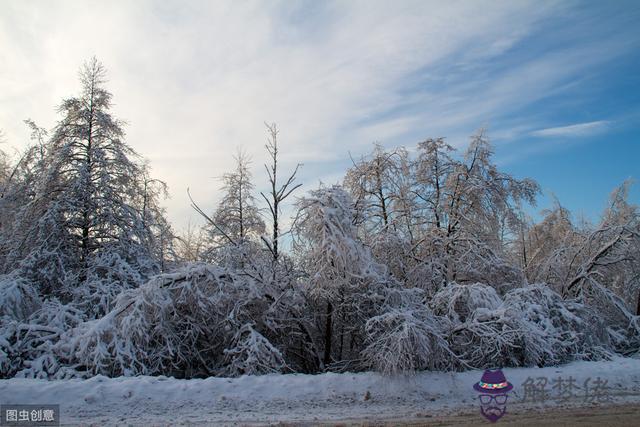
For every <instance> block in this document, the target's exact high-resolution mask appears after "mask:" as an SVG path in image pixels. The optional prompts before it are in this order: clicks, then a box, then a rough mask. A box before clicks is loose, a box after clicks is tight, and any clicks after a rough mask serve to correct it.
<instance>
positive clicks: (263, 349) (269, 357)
mask: <svg viewBox="0 0 640 427" xmlns="http://www.w3.org/2000/svg"><path fill="white" fill-rule="evenodd" d="M224 355H225V364H226V367H225V368H224V373H225V374H226V375H229V376H232V377H237V376H240V375H262V374H271V373H277V372H282V370H283V369H284V367H285V362H284V359H283V357H282V353H280V350H278V349H277V348H275V347H274V346H273V345H272V344H271V343H270V342H269V340H268V339H266V338H265V337H264V336H263V335H262V334H260V332H258V331H256V330H255V329H254V328H253V326H252V325H250V324H246V325H244V326H243V327H242V328H240V330H239V331H238V332H236V334H235V336H234V338H233V346H232V347H231V348H229V349H225V350H224Z"/></svg>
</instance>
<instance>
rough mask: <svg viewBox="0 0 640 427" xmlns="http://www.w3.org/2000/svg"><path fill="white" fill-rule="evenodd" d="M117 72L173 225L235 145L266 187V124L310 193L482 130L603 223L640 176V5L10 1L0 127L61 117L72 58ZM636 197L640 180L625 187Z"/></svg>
mask: <svg viewBox="0 0 640 427" xmlns="http://www.w3.org/2000/svg"><path fill="white" fill-rule="evenodd" d="M92 55H96V56H97V57H98V58H99V59H100V60H102V62H104V64H105V65H106V67H107V69H108V70H109V77H110V81H109V89H110V90H111V91H112V92H113V94H114V100H115V105H114V113H115V114H116V115H117V116H118V117H120V118H122V119H125V120H126V121H127V122H128V125H127V128H126V130H127V135H128V142H129V143H130V144H131V145H132V146H133V147H134V148H135V149H136V150H137V151H138V152H139V153H141V154H142V155H143V156H145V157H146V158H148V159H149V161H150V165H151V167H152V170H153V172H154V174H155V175H156V176H157V177H159V178H162V179H164V180H166V181H167V183H168V184H169V187H170V192H171V199H169V200H168V201H167V203H166V204H167V208H168V212H169V215H170V218H171V220H172V221H173V222H174V223H175V224H176V226H177V228H178V229H180V228H181V227H183V226H184V225H186V223H187V222H189V221H194V222H198V221H199V219H198V217H197V214H195V213H194V212H192V211H191V210H190V208H189V203H188V199H187V196H186V188H187V187H190V188H191V191H192V194H193V195H194V196H195V198H196V199H197V200H199V201H201V203H202V205H203V206H204V207H205V208H206V209H212V208H213V207H214V206H215V202H216V200H217V199H218V197H219V196H220V194H219V191H218V187H219V182H218V181H216V179H215V177H218V176H220V175H222V173H224V172H225V171H226V170H227V169H228V168H229V166H230V162H231V159H232V156H233V154H234V152H235V150H236V148H242V149H244V150H245V151H247V152H248V153H249V154H250V155H251V156H252V157H253V159H254V168H253V169H254V174H255V177H256V185H257V187H258V189H262V188H263V187H264V182H265V180H264V176H263V175H264V173H263V169H262V163H263V162H264V161H265V160H266V156H265V152H264V149H263V145H264V142H265V137H266V135H265V131H264V125H263V122H264V121H268V122H272V121H275V122H277V123H278V124H279V127H280V128H281V141H280V142H281V146H282V149H283V153H284V157H283V161H284V165H283V166H285V167H293V165H294V164H295V163H296V162H302V163H304V167H303V168H302V170H301V173H300V179H301V181H302V182H303V184H304V187H303V188H304V189H305V191H307V190H311V189H313V188H315V187H316V186H317V185H318V182H319V181H323V182H325V183H332V182H335V181H338V180H339V179H340V178H341V176H342V174H343V173H344V170H345V168H346V167H347V166H348V165H349V163H350V161H349V154H352V155H353V156H356V157H357V156H359V155H361V154H364V153H366V152H367V151H368V150H369V149H370V148H371V144H372V142H374V141H376V142H380V143H382V144H383V145H385V146H387V147H394V146H397V145H405V146H407V147H411V146H415V145H416V143H417V142H418V141H420V140H423V139H425V138H428V137H438V136H444V137H446V138H447V139H448V141H449V142H450V143H451V144H453V145H454V146H456V147H464V146H465V144H466V143H467V141H468V137H469V135H471V134H473V133H474V132H475V131H476V130H477V129H478V128H480V127H485V128H486V129H487V131H488V135H489V137H490V138H491V139H492V141H493V142H494V145H495V151H496V157H495V158H496V161H497V162H498V163H499V164H500V165H501V167H502V168H504V169H505V170H507V171H508V172H510V173H512V174H513V175H515V176H517V177H530V178H533V179H535V180H537V181H538V182H539V183H540V185H541V187H542V189H543V191H544V195H543V196H542V197H541V198H540V204H539V206H538V207H537V208H535V209H532V210H531V213H532V214H533V213H535V212H537V211H539V210H540V209H542V208H545V207H548V206H549V204H550V198H549V197H550V195H551V193H553V194H555V195H556V196H557V197H558V198H559V200H560V202H561V203H562V204H563V205H564V206H566V207H568V208H570V209H571V210H572V211H574V213H575V214H576V215H584V216H585V217H587V218H589V219H592V220H597V217H598V215H599V213H600V211H601V210H602V209H603V208H604V206H605V203H606V200H607V197H608V194H609V193H610V192H611V191H612V190H613V189H614V188H615V187H616V186H617V185H620V184H621V183H622V181H624V180H625V179H627V178H635V179H639V178H640V173H639V172H640V166H639V165H638V160H639V159H640V141H639V136H640V2H638V1H628V2H625V1H612V2H600V1H598V2H595V1H594V2H576V1H562V2H555V1H542V2H540V1H524V0H522V1H517V2H515V1H513V2H507V1H485V2H482V1H473V2H472V1H460V2H455V1H454V2H429V1H408V0H405V1H397V2H391V1H386V2H384V1H348V2H347V1H326V2H314V1H300V2H291V1H274V2H258V1H246V2H222V1H220V2H207V1H202V2H199V1H192V2H188V3H183V2H178V1H162V2H160V1H150V0H148V1H136V2H128V1H110V2H92V1H83V2H80V1H65V2H43V1H29V0H26V1H20V2H18V1H6V0H5V1H2V7H0V63H1V64H3V65H2V67H0V129H3V131H4V135H5V140H6V143H5V148H6V149H7V150H8V151H11V150H14V149H15V150H20V149H21V148H23V147H24V146H25V145H26V143H27V141H28V131H27V129H26V128H25V127H24V126H23V125H22V120H23V119H25V118H32V119H34V120H35V121H36V122H37V123H39V124H40V125H41V126H46V127H51V126H53V125H54V124H55V120H56V119H57V116H56V114H55V106H56V105H57V104H58V103H59V102H60V100H61V99H62V98H63V97H66V96H70V95H73V94H75V93H76V92H77V90H78V83H77V80H76V76H77V74H76V71H77V69H78V67H79V65H80V64H81V63H82V62H83V61H84V60H86V59H87V58H89V57H90V56H92ZM631 198H632V201H633V202H635V203H640V183H638V184H637V185H636V186H635V187H634V188H633V191H632V193H631Z"/></svg>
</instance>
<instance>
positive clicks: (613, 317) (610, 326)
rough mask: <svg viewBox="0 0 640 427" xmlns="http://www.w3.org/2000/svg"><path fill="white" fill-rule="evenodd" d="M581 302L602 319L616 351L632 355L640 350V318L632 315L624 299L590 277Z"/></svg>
mask: <svg viewBox="0 0 640 427" xmlns="http://www.w3.org/2000/svg"><path fill="white" fill-rule="evenodd" d="M581 300H582V301H584V303H585V305H587V306H589V307H592V308H593V309H594V310H595V312H596V313H597V314H598V316H599V318H600V319H602V320H601V321H602V322H603V323H604V324H605V325H606V328H607V332H608V335H609V337H610V339H611V342H612V344H613V347H614V348H615V350H616V351H618V352H621V353H624V354H632V353H635V352H637V351H639V350H640V316H637V315H634V314H632V313H631V312H630V311H629V309H628V307H627V305H626V304H625V302H624V300H623V299H622V298H620V297H619V296H618V295H616V294H615V293H613V291H611V290H610V289H607V288H606V287H604V286H603V285H602V284H600V283H599V282H598V280H596V279H595V278H594V277H588V278H587V280H586V281H585V283H584V285H583V286H582V295H581Z"/></svg>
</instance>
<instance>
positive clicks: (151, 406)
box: [0, 358, 640, 425]
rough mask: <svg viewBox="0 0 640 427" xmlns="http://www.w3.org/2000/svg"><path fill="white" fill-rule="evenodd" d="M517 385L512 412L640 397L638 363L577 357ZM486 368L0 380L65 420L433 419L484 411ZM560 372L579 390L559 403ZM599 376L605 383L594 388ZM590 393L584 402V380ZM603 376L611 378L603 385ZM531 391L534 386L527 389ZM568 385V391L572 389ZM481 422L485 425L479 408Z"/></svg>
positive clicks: (5, 392)
mask: <svg viewBox="0 0 640 427" xmlns="http://www.w3.org/2000/svg"><path fill="white" fill-rule="evenodd" d="M503 372H504V373H505V375H506V377H507V380H508V381H509V382H511V383H512V384H513V385H514V388H513V390H512V391H511V392H510V394H509V396H510V397H509V401H508V403H507V415H505V418H504V419H505V420H506V419H508V417H509V413H515V412H522V411H523V410H526V409H527V408H531V407H540V406H548V407H555V408H557V407H572V406H573V407H575V406H590V405H593V404H594V403H596V404H597V403H601V404H625V403H626V404H638V403H640V360H639V359H631V358H618V359H615V360H613V361H610V362H574V363H571V364H568V365H564V366H560V367H550V368H517V369H504V370H503ZM481 375H482V371H468V372H462V373H440V372H424V373H420V374H418V375H415V376H412V377H385V376H381V375H378V374H375V373H358V374H350V373H345V374H332V373H328V374H322V375H299V374H296V375H265V376H245V377H240V378H208V379H202V380H200V379H196V380H177V379H174V378H166V377H121V378H113V379H111V378H106V377H102V376H98V377H94V378H91V379H88V380H60V381H46V380H31V379H9V380H2V381H0V403H2V404H11V403H13V404H26V403H33V404H60V407H61V420H62V424H63V425H68V424H72V425H75V424H82V425H87V424H94V425H113V424H118V425H123V424H124V425H174V424H194V425H214V424H215V425H218V424H260V423H269V422H286V423H293V424H298V423H305V422H310V423H313V422H314V421H339V420H347V419H348V420H363V421H365V420H376V419H379V420H380V419H386V420H388V419H425V420H426V419H428V418H429V417H433V416H441V415H445V414H458V413H465V414H472V413H473V412H474V411H478V410H479V403H478V399H477V393H476V392H475V391H474V390H473V389H472V385H473V384H474V383H475V382H477V381H478V380H479V379H480V377H481ZM558 377H560V378H562V379H563V380H568V379H569V378H570V377H572V378H573V379H574V380H575V385H576V386H577V387H579V389H575V390H572V391H571V393H567V395H568V394H572V395H573V397H570V398H568V399H567V400H566V401H564V402H561V401H559V400H558V399H557V392H558V390H557V389H554V388H553V386H554V385H557V383H556V382H554V380H556V379H557V378H558ZM528 378H532V379H534V380H535V382H536V383H538V381H539V380H538V379H539V378H546V379H547V380H548V384H547V385H546V387H545V389H546V391H547V393H548V394H549V398H548V399H547V400H545V401H544V402H541V401H537V402H533V401H532V398H539V397H540V396H532V395H531V394H530V393H529V394H527V393H525V388H524V385H523V384H524V383H525V381H526V380H527V379H528ZM597 378H600V380H601V383H600V384H601V385H602V386H601V387H599V388H596V384H597ZM588 379H590V380H589V381H588V382H587V386H588V388H589V391H588V392H587V398H588V399H585V397H584V396H585V394H584V393H585V381H587V380H588ZM604 380H606V381H607V382H606V384H602V382H603V381H604ZM529 391H531V390H529ZM565 391H566V389H565ZM478 417H479V418H478V421H482V418H480V417H481V416H480V414H478Z"/></svg>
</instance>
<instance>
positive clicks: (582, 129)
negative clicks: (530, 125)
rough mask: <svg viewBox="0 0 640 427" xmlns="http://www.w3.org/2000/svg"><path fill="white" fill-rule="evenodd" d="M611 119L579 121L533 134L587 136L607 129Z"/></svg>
mask: <svg viewBox="0 0 640 427" xmlns="http://www.w3.org/2000/svg"><path fill="white" fill-rule="evenodd" d="M609 123H610V122H609V121H607V120H598V121H595V122H588V123H578V124H575V125H568V126H558V127H552V128H546V129H539V130H536V131H533V132H531V133H530V134H531V135H532V136H539V137H573V136H587V135H593V134H596V133H599V132H602V131H603V130H605V129H606V128H607V127H608V125H609Z"/></svg>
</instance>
